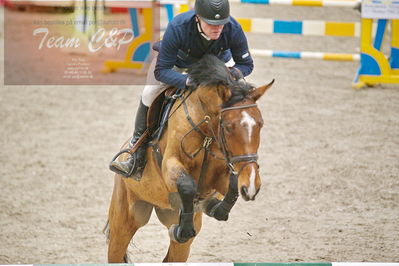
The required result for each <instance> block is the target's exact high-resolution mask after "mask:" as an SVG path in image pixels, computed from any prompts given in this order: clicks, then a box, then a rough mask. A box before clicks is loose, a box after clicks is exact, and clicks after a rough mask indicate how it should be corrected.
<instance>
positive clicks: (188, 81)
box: [186, 76, 194, 90]
mask: <svg viewBox="0 0 399 266" xmlns="http://www.w3.org/2000/svg"><path fill="white" fill-rule="evenodd" d="M193 87H194V82H193V81H192V79H191V78H190V76H187V79H186V90H191V89H193Z"/></svg>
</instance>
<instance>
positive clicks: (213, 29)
mask: <svg viewBox="0 0 399 266" xmlns="http://www.w3.org/2000/svg"><path fill="white" fill-rule="evenodd" d="M198 19H199V22H200V24H201V28H202V31H203V32H204V33H205V35H206V36H208V37H209V38H211V40H217V39H219V37H220V34H222V30H223V27H224V25H211V24H208V23H206V22H205V21H203V20H202V19H200V18H198Z"/></svg>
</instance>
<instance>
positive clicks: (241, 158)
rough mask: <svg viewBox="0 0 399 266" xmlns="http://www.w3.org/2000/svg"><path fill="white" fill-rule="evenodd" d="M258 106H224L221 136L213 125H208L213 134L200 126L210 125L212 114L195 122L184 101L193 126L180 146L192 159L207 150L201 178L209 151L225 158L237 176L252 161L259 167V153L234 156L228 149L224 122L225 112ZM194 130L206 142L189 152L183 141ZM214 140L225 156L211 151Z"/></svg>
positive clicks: (230, 169) (221, 115)
mask: <svg viewBox="0 0 399 266" xmlns="http://www.w3.org/2000/svg"><path fill="white" fill-rule="evenodd" d="M200 103H201V106H202V109H203V111H204V114H206V112H205V108H204V106H203V104H202V102H201V101H200ZM257 106H258V105H257V104H256V103H251V104H244V105H237V106H231V107H225V108H222V109H221V111H220V116H219V121H218V131H219V137H218V136H217V135H216V133H215V132H214V130H213V129H212V126H208V127H209V129H210V131H211V132H212V136H207V134H205V132H203V130H201V128H200V126H201V125H202V124H204V123H205V124H208V125H209V121H210V120H211V118H210V116H208V115H205V116H204V119H202V120H201V121H200V122H198V123H197V124H195V123H194V121H193V119H192V118H191V116H190V114H189V112H188V108H187V104H186V103H185V102H183V107H184V111H185V113H186V118H187V121H188V122H189V123H190V124H191V127H192V128H191V130H189V131H188V132H187V133H186V134H185V135H184V136H183V139H182V141H181V143H180V146H181V149H182V151H183V153H184V154H186V156H188V157H190V158H191V159H193V158H195V157H196V156H197V155H198V154H199V152H200V151H201V150H204V151H205V155H204V161H203V163H202V169H201V173H200V180H201V177H202V175H203V172H204V170H205V168H206V166H207V159H208V158H207V157H208V153H211V154H212V156H213V157H214V158H216V159H221V160H224V161H225V162H226V165H227V166H228V168H229V171H230V174H232V175H235V176H236V177H238V176H239V175H240V174H241V172H242V170H243V169H244V168H245V167H246V166H247V165H249V164H251V163H255V164H256V165H257V167H258V168H259V165H258V154H257V153H249V154H241V155H234V156H233V155H232V153H231V152H230V150H229V149H228V145H227V140H226V135H225V125H224V123H223V113H225V112H228V111H232V110H239V109H247V108H252V107H257ZM193 131H196V132H198V133H199V134H200V135H202V136H203V138H204V142H203V145H202V147H200V148H199V149H197V150H196V151H195V152H193V153H191V154H189V153H187V152H186V151H185V149H184V147H183V142H184V139H185V137H186V136H188V135H189V134H190V133H191V132H193ZM213 142H216V143H217V145H218V146H219V149H220V150H221V152H222V154H223V158H220V157H219V156H217V155H216V154H214V153H213V152H211V151H210V148H209V147H210V145H211V144H212V143H213ZM241 162H245V164H243V165H242V166H241V168H240V169H239V170H238V171H237V170H236V169H235V167H234V165H235V164H237V163H241Z"/></svg>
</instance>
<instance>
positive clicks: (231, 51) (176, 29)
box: [111, 0, 253, 176]
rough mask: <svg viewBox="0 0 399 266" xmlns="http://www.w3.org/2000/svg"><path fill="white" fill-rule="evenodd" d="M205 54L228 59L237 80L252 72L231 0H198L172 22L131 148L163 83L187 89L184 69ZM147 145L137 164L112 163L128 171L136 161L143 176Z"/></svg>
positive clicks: (155, 63) (152, 68) (139, 113)
mask: <svg viewBox="0 0 399 266" xmlns="http://www.w3.org/2000/svg"><path fill="white" fill-rule="evenodd" d="M204 54H213V55H216V56H217V57H218V58H219V59H221V60H223V61H224V62H226V66H229V69H230V72H231V74H232V75H233V77H234V78H235V79H237V80H240V79H242V78H243V77H244V76H247V75H249V74H250V73H251V72H252V69H253V60H252V57H251V55H250V53H249V50H248V43H247V39H246V37H245V35H244V32H243V30H242V28H241V26H240V24H239V23H238V22H237V21H236V20H235V19H234V18H233V17H231V16H230V5H229V2H228V0H196V2H195V8H194V11H187V12H184V13H182V14H180V15H178V16H176V17H175V18H173V20H172V21H170V23H169V24H168V26H167V28H166V31H165V34H164V36H163V39H162V42H161V45H160V49H159V54H158V57H157V58H154V60H153V61H152V63H151V65H150V68H149V72H148V75H147V81H146V84H147V85H146V86H145V87H144V90H143V92H142V95H141V101H140V105H139V108H138V110H137V114H136V122H135V131H134V133H133V137H132V139H131V140H130V143H129V146H130V147H132V146H133V145H134V143H135V142H136V141H137V140H138V139H139V138H140V136H141V135H142V134H143V133H144V131H145V130H146V129H147V111H148V108H149V106H150V104H151V103H152V101H153V100H154V99H155V97H156V96H157V95H158V94H159V93H160V91H161V90H162V86H160V85H161V84H160V82H162V83H165V84H169V85H172V86H174V87H176V88H178V89H185V88H186V87H187V86H189V85H190V84H189V83H190V81H189V77H188V76H187V75H186V74H182V72H183V71H184V70H185V69H186V68H187V67H188V66H189V65H190V64H192V63H194V62H196V61H198V60H199V59H201V57H202V56H203V55H204ZM233 60H234V61H233ZM146 147H147V144H146V143H143V144H141V146H140V147H139V148H138V149H137V151H136V152H135V155H136V159H137V160H136V164H135V158H134V156H129V158H128V159H127V160H126V161H124V162H119V161H116V160H115V161H113V162H112V163H111V165H112V166H114V167H115V168H117V169H118V170H120V171H122V172H124V173H126V174H127V173H129V172H130V171H131V170H132V167H133V166H134V164H135V169H134V171H133V174H136V176H137V175H139V176H140V175H141V173H142V171H143V170H144V166H145V163H146V159H145V155H146Z"/></svg>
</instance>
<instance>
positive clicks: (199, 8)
mask: <svg viewBox="0 0 399 266" xmlns="http://www.w3.org/2000/svg"><path fill="white" fill-rule="evenodd" d="M194 9H195V13H196V14H197V16H199V17H200V18H201V19H202V20H204V21H205V22H206V23H208V24H211V25H224V24H226V23H227V22H229V18H230V5H229V1H228V0H196V1H195V7H194Z"/></svg>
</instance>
